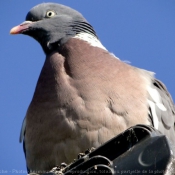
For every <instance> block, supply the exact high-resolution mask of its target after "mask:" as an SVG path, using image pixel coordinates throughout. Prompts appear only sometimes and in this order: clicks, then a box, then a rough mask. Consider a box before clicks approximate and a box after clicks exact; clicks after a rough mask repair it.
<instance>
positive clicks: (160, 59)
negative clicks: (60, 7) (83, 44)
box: [0, 0, 175, 174]
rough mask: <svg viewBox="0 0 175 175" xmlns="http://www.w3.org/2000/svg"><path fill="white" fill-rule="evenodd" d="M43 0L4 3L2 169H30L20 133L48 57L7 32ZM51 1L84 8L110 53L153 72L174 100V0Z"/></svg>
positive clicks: (1, 19) (0, 77)
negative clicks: (26, 164)
mask: <svg viewBox="0 0 175 175" xmlns="http://www.w3.org/2000/svg"><path fill="white" fill-rule="evenodd" d="M42 2H43V1H41V0H30V1H23V0H18V1H12V0H4V1H1V5H0V11H1V15H0V26H1V27H0V34H1V43H0V51H1V55H0V80H1V81H0V82H1V83H0V111H1V112H0V121H1V122H0V138H1V141H0V173H3V171H4V172H5V173H6V174H14V173H16V174H17V173H19V172H20V171H21V170H22V171H25V170H26V166H25V158H24V154H23V150H22V144H20V143H19V141H18V140H19V132H20V127H21V123H22V120H23V118H24V116H25V113H26V110H27V108H28V105H29V103H30V101H31V98H32V96H33V92H34V89H35V85H36V81H37V79H38V76H39V73H40V70H41V68H42V65H43V62H44V59H45V56H44V53H43V51H42V49H41V47H40V45H39V44H38V43H37V42H36V41H35V40H34V39H32V38H30V37H28V36H24V35H16V36H12V35H10V34H9V31H10V29H11V28H12V27H13V26H16V25H18V24H20V23H22V22H23V21H24V20H25V16H26V14H27V12H28V11H29V10H30V9H31V8H32V7H33V6H35V5H37V4H39V3H42ZM45 2H46V1H45ZM52 2H57V3H61V4H64V5H68V6H70V7H72V8H75V9H76V10H78V11H80V12H81V13H82V14H83V15H84V16H85V17H86V19H87V20H88V21H89V22H90V23H91V25H92V26H94V28H95V30H96V32H97V34H98V36H99V38H100V40H101V42H102V43H103V45H104V46H105V47H106V48H107V49H108V50H109V51H110V52H112V53H114V54H115V55H116V56H117V57H119V58H120V59H121V60H125V61H126V60H127V61H130V62H131V64H132V65H134V66H137V67H140V68H143V69H147V70H150V71H153V72H155V73H156V77H157V78H158V79H160V80H161V81H163V82H164V83H165V84H166V86H167V88H168V90H169V91H170V93H171V94H172V97H173V98H174V100H175V71H174V70H175V69H174V66H175V1H174V0H168V1H167V0H154V1H148V0H142V1H139V0H132V1H129V0H111V1H109V0H103V1H99V0H83V1H81V0H76V1H73V0H64V1H63V0H57V1H54V0H52ZM20 174H22V173H20Z"/></svg>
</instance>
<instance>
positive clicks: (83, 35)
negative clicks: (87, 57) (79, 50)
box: [73, 32, 107, 50]
mask: <svg viewBox="0 0 175 175" xmlns="http://www.w3.org/2000/svg"><path fill="white" fill-rule="evenodd" d="M73 38H78V39H81V40H84V41H86V42H88V43H89V44H90V45H91V46H94V47H99V48H101V49H104V50H107V49H106V48H105V47H104V46H103V45H102V43H101V42H100V41H99V40H98V39H97V38H96V37H95V36H93V35H91V34H89V33H83V32H82V33H79V34H77V35H75V36H74V37H73Z"/></svg>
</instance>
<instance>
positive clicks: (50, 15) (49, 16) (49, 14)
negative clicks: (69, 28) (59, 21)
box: [46, 10, 56, 18]
mask: <svg viewBox="0 0 175 175" xmlns="http://www.w3.org/2000/svg"><path fill="white" fill-rule="evenodd" d="M55 15H56V13H55V12H54V11H51V10H50V11H48V12H47V13H46V16H47V17H48V18H51V17H53V16H55Z"/></svg>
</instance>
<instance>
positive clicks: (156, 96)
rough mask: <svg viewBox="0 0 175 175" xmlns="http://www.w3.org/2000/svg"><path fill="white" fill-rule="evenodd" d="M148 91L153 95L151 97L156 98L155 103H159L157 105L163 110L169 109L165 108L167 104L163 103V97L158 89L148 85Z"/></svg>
mask: <svg viewBox="0 0 175 175" xmlns="http://www.w3.org/2000/svg"><path fill="white" fill-rule="evenodd" d="M148 93H149V95H150V96H151V98H152V99H153V100H154V102H155V104H156V105H157V107H158V108H159V109H160V110H162V111H166V110H167V109H166V108H165V106H164V105H163V104H162V102H161V99H160V98H161V97H160V94H159V92H158V91H157V90H156V89H153V88H151V87H148Z"/></svg>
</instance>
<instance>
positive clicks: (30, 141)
mask: <svg viewBox="0 0 175 175" xmlns="http://www.w3.org/2000/svg"><path fill="white" fill-rule="evenodd" d="M10 33H11V34H25V35H29V36H31V37H33V38H34V39H35V40H37V41H38V42H39V43H40V45H41V47H42V48H43V50H44V52H45V54H46V59H45V63H44V65H43V68H42V70H41V73H40V76H39V79H38V82H37V85H36V89H35V93H34V96H33V99H32V101H31V103H30V105H29V108H28V110H27V113H26V117H25V119H24V122H23V126H22V129H21V135H20V141H22V140H24V150H25V155H26V162H27V167H28V169H29V170H30V171H39V170H42V171H45V170H50V169H51V168H52V167H54V166H56V165H58V164H60V163H61V162H67V163H69V162H71V161H72V160H73V159H74V158H75V157H76V155H77V154H78V153H79V152H82V151H85V150H86V149H88V148H91V147H98V146H100V145H101V144H103V143H104V142H106V141H107V140H109V139H111V138H112V137H114V136H116V135H117V134H119V133H121V132H123V131H124V130H126V129H127V128H129V127H131V126H134V125H136V124H145V125H152V126H154V127H155V128H156V129H158V130H160V131H161V132H162V133H163V134H165V135H166V136H167V137H168V138H169V139H170V141H171V142H172V143H175V131H174V123H175V107H174V104H173V101H172V98H171V96H170V94H169V93H168V91H167V89H166V87H165V86H164V85H163V84H162V83H161V82H160V81H159V80H157V79H155V78H154V75H153V73H151V72H149V71H146V70H142V69H139V68H136V67H133V66H131V65H128V64H126V63H124V62H122V61H121V60H119V59H118V58H116V57H115V56H114V55H113V54H111V53H109V52H108V50H107V49H106V48H105V47H104V46H103V45H102V43H101V42H100V41H99V39H98V37H97V34H96V32H95V31H94V29H93V27H92V26H91V25H90V24H89V23H88V22H87V20H86V19H85V18H84V17H83V16H82V15H81V14H80V13H79V12H77V11H76V10H73V9H71V8H69V7H67V6H64V5H60V4H55V3H42V4H39V5H37V6H35V7H34V8H32V9H31V10H30V11H29V12H28V14H27V16H26V21H25V22H23V23H22V24H20V25H19V26H16V27H14V28H12V29H11V31H10Z"/></svg>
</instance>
